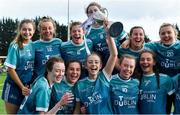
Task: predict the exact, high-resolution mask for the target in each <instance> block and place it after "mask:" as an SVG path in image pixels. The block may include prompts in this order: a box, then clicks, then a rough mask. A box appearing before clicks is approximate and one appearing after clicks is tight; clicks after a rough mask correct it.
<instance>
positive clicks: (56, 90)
mask: <svg viewBox="0 0 180 115" xmlns="http://www.w3.org/2000/svg"><path fill="white" fill-rule="evenodd" d="M66 92H71V93H72V94H74V85H72V84H69V83H68V82H67V81H66V79H63V80H62V81H61V82H60V83H55V84H54V85H53V87H52V93H51V101H50V108H49V109H52V108H53V107H54V106H55V105H56V103H57V102H59V101H60V100H61V97H62V96H63V95H64V94H65V93H66ZM74 108H75V97H74V100H73V102H72V103H69V104H68V105H64V106H63V107H62V108H61V109H60V110H59V111H58V112H57V114H73V111H74Z"/></svg>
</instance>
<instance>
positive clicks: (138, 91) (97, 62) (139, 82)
mask: <svg viewBox="0 0 180 115" xmlns="http://www.w3.org/2000/svg"><path fill="white" fill-rule="evenodd" d="M101 9H102V7H101V6H100V5H99V4H98V3H96V2H92V3H90V4H89V5H88V7H87V8H86V14H87V16H88V17H90V16H92V15H93V14H94V13H95V12H97V11H99V10H101ZM109 24H110V23H109V21H108V20H107V19H104V22H103V24H100V23H98V22H96V21H94V22H93V23H92V24H91V25H90V27H88V29H85V28H83V27H82V23H81V22H72V23H71V26H70V35H71V40H69V41H66V42H62V40H61V39H59V38H56V24H55V22H54V20H53V19H51V18H50V17H43V18H42V19H41V20H40V22H39V24H38V27H37V29H38V30H39V32H40V39H39V40H37V41H34V42H33V41H31V39H32V37H33V34H34V32H35V30H36V27H35V23H34V22H33V21H32V20H30V19H24V20H22V21H21V22H20V24H19V26H18V29H17V35H16V38H15V39H14V41H12V42H11V44H10V46H9V49H8V55H7V58H6V60H5V63H4V65H5V66H7V78H6V80H5V83H4V87H3V93H2V99H3V100H4V102H5V107H6V112H7V113H8V114H80V113H82V114H169V113H171V112H172V110H171V109H172V105H173V106H174V109H173V113H174V114H180V87H179V86H180V82H179V80H180V74H179V73H180V43H179V40H177V31H176V29H175V27H174V26H173V25H172V24H170V23H163V24H162V25H161V26H160V29H159V36H160V41H158V42H148V43H145V31H144V29H143V27H141V26H134V27H132V28H131V30H130V32H129V33H128V35H127V33H126V32H125V31H123V32H122V33H121V34H120V35H119V36H118V37H116V38H113V37H111V36H110V35H109V32H108V29H109Z"/></svg>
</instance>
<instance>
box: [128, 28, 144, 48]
mask: <svg viewBox="0 0 180 115" xmlns="http://www.w3.org/2000/svg"><path fill="white" fill-rule="evenodd" d="M144 36H145V35H144V30H143V29H142V28H134V29H133V30H132V33H131V34H130V47H131V48H132V49H134V50H136V49H137V50H138V49H141V48H142V47H143V45H144Z"/></svg>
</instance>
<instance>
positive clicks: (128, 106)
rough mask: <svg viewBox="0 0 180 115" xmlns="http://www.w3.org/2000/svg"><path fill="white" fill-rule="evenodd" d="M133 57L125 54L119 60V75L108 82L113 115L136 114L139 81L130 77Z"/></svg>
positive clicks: (132, 68) (133, 62)
mask: <svg viewBox="0 0 180 115" xmlns="http://www.w3.org/2000/svg"><path fill="white" fill-rule="evenodd" d="M135 67H136V59H135V57H133V56H131V55H128V54H125V55H123V56H122V57H121V59H120V64H119V74H116V75H113V78H112V80H111V82H110V96H111V102H112V108H113V113H114V114H138V113H139V110H138V97H139V81H138V80H137V79H133V77H132V75H133V73H134V69H135Z"/></svg>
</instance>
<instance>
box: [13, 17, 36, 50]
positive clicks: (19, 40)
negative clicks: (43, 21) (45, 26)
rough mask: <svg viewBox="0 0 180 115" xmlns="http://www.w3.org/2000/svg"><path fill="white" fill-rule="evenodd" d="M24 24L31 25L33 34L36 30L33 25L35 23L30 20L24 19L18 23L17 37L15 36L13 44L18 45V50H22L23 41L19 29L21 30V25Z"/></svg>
mask: <svg viewBox="0 0 180 115" xmlns="http://www.w3.org/2000/svg"><path fill="white" fill-rule="evenodd" d="M25 23H27V24H28V23H30V24H32V26H33V29H34V32H35V30H36V25H35V23H34V21H33V20H30V19H24V20H22V21H21V22H20V23H19V25H18V28H17V35H16V37H15V42H16V43H17V44H18V47H19V48H20V49H23V40H24V38H22V36H21V32H20V31H21V28H22V26H23V24H25Z"/></svg>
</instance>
